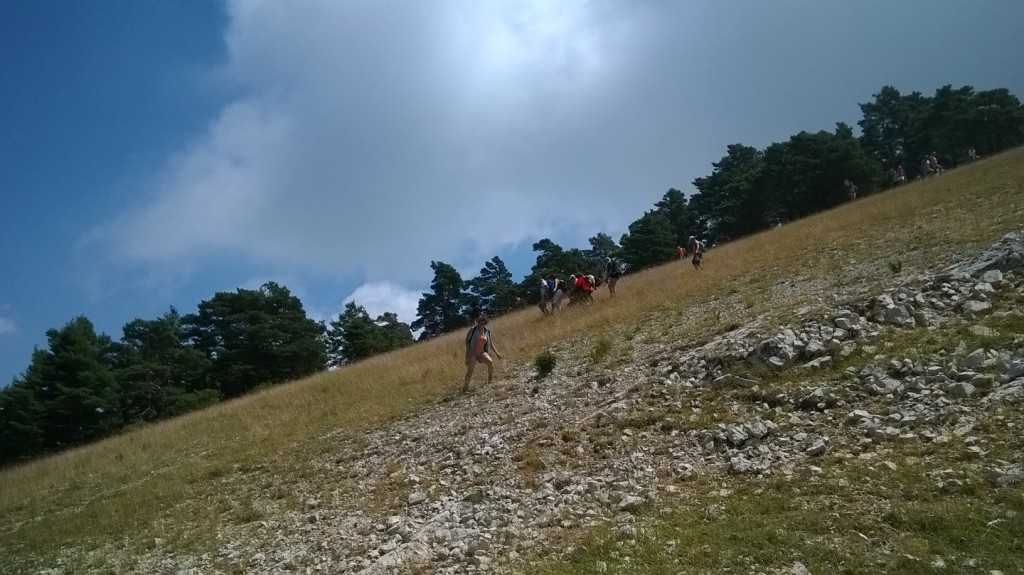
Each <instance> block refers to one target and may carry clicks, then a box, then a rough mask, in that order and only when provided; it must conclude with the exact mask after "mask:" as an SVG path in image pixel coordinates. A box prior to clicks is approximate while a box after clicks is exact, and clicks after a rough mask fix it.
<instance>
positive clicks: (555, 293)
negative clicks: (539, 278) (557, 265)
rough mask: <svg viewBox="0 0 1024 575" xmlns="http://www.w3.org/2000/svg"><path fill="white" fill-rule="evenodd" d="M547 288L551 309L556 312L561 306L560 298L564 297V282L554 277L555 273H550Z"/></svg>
mask: <svg viewBox="0 0 1024 575" xmlns="http://www.w3.org/2000/svg"><path fill="white" fill-rule="evenodd" d="M548 289H549V290H550V292H551V311H552V312H556V311H558V310H559V309H560V308H561V307H562V300H563V299H565V282H564V281H562V280H560V279H558V278H556V277H555V274H550V275H548Z"/></svg>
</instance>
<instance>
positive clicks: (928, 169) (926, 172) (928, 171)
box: [920, 156, 935, 178]
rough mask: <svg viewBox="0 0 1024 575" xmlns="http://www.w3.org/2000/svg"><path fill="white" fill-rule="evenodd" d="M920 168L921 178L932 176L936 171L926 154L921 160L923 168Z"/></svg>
mask: <svg viewBox="0 0 1024 575" xmlns="http://www.w3.org/2000/svg"><path fill="white" fill-rule="evenodd" d="M920 170H921V178H927V177H928V176H930V175H932V174H934V173H935V171H934V170H932V164H931V162H930V161H928V156H925V157H924V159H923V160H921V168H920Z"/></svg>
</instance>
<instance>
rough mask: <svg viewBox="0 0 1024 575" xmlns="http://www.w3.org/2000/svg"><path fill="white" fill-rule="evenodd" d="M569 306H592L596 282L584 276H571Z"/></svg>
mask: <svg viewBox="0 0 1024 575" xmlns="http://www.w3.org/2000/svg"><path fill="white" fill-rule="evenodd" d="M569 283H570V284H572V285H570V286H569V305H575V304H578V303H586V304H590V303H593V301H594V295H593V292H594V282H593V281H591V280H590V279H588V278H587V276H586V275H584V274H579V275H576V274H573V275H571V276H569Z"/></svg>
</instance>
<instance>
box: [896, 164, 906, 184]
mask: <svg viewBox="0 0 1024 575" xmlns="http://www.w3.org/2000/svg"><path fill="white" fill-rule="evenodd" d="M905 183H907V172H905V171H903V166H896V177H895V179H894V181H893V185H896V186H898V185H900V184H905Z"/></svg>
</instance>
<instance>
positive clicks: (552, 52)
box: [86, 0, 1006, 285]
mask: <svg viewBox="0 0 1024 575" xmlns="http://www.w3.org/2000/svg"><path fill="white" fill-rule="evenodd" d="M922 5H925V4H922ZM227 6H228V15H229V18H228V26H227V28H226V32H225V45H226V47H227V58H226V62H227V63H226V64H225V65H224V68H223V69H222V70H220V71H219V74H217V76H218V77H221V78H224V79H225V81H227V82H230V83H231V84H232V88H233V91H232V93H236V94H238V95H239V96H238V97H237V98H236V99H235V100H234V101H232V102H230V103H229V104H228V105H226V106H225V107H224V109H223V110H222V111H221V112H220V114H219V115H218V116H217V117H216V118H215V119H213V120H212V121H211V122H210V124H209V127H208V129H207V130H206V131H205V133H203V134H200V135H198V136H197V138H196V139H195V141H193V142H192V143H191V145H189V146H188V147H186V149H184V150H182V151H181V153H180V155H179V156H177V157H176V158H173V159H171V160H169V161H168V162H167V164H166V167H165V170H164V171H163V172H162V174H160V176H159V177H155V178H153V180H152V181H151V182H150V185H149V186H148V189H146V190H144V193H142V194H140V203H139V204H138V205H136V206H134V207H132V208H131V209H128V210H127V211H125V212H124V213H122V214H119V215H118V216H116V217H115V218H113V219H112V221H110V222H109V223H108V224H106V225H104V226H102V227H100V228H97V229H96V230H94V232H93V233H92V234H90V235H89V237H88V238H87V242H86V243H87V244H88V245H91V246H93V247H94V248H95V249H96V251H99V252H101V253H103V254H106V255H107V256H109V258H110V259H111V260H113V262H115V263H119V264H125V263H127V264H129V265H131V266H136V267H138V268H142V269H143V270H152V269H153V268H161V269H201V268H202V265H199V264H197V262H202V261H204V260H203V259H202V258H205V257H211V258H222V260H223V259H232V260H233V261H240V262H245V263H250V264H258V265H259V266H261V268H260V269H266V268H268V267H269V268H271V269H274V270H285V271H286V272H289V273H295V274H298V275H303V276H305V275H306V274H310V273H313V274H319V275H320V276H322V277H325V278H328V279H329V280H339V279H346V280H348V281H353V280H352V278H357V279H355V280H354V281H360V282H364V281H365V282H380V281H384V280H389V281H394V282H399V283H402V284H406V285H417V284H422V283H424V280H425V277H424V276H425V275H426V274H427V273H428V265H427V264H428V263H429V262H430V261H431V260H442V261H446V262H449V263H452V264H453V265H455V266H456V267H457V268H462V269H467V268H475V266H478V265H479V263H480V262H481V261H484V260H486V259H489V258H490V257H491V256H493V255H495V253H496V252H498V251H500V250H501V249H502V248H505V247H507V246H509V245H512V244H515V243H516V242H524V241H526V242H532V241H536V240H537V239H540V238H542V237H546V236H547V237H552V238H553V239H555V240H556V241H558V240H559V239H560V238H559V235H560V234H561V236H562V237H565V236H567V235H571V236H572V237H574V238H575V237H579V236H580V235H582V236H583V237H584V238H585V237H588V236H591V235H593V234H596V233H597V232H607V233H611V234H612V235H613V237H617V235H618V234H619V233H621V232H622V231H625V227H626V225H627V224H628V223H629V222H630V221H633V220H635V219H636V218H638V217H639V216H640V215H642V213H643V211H644V210H646V209H649V208H650V207H651V206H652V204H653V203H654V201H656V200H657V199H659V198H660V196H661V195H662V194H663V193H664V192H665V191H666V190H667V189H668V188H670V187H676V188H680V189H684V191H690V188H689V182H690V181H692V179H693V178H695V177H698V176H701V175H706V174H707V173H709V172H710V170H711V166H710V163H711V162H712V161H715V160H717V159H719V158H720V157H721V156H722V154H723V153H724V151H725V146H726V145H727V144H729V143H735V142H737V141H743V142H744V143H747V144H751V145H756V146H759V147H760V146H765V145H767V144H768V143H770V142H771V141H773V140H774V141H777V140H781V139H784V138H786V137H787V136H788V135H789V134H792V133H796V132H797V131H799V130H802V129H810V130H815V129H822V128H831V127H832V125H833V123H834V122H835V121H838V120H845V121H856V113H857V108H856V102H858V101H866V100H867V99H868V98H869V94H870V92H871V90H874V89H877V88H879V87H881V86H882V85H884V84H885V83H891V82H892V78H893V77H902V76H903V75H905V74H907V73H908V70H907V68H906V66H905V65H904V64H903V63H902V61H901V60H900V59H898V58H887V57H882V56H880V55H878V54H876V55H875V57H868V56H865V55H864V53H863V50H864V49H865V46H867V47H868V49H869V50H874V51H875V52H872V53H876V52H879V51H880V53H888V52H891V51H893V50H896V51H900V50H906V48H905V47H903V46H901V45H900V44H898V43H899V42H900V36H902V35H901V34H892V33H891V31H882V32H877V31H874V28H875V27H874V26H870V25H868V24H867V23H872V22H875V21H876V20H877V7H874V8H856V9H854V8H850V9H846V10H844V11H843V21H844V23H845V24H844V25H845V26H846V28H848V29H858V30H865V34H873V35H872V36H870V37H861V38H860V41H859V42H857V43H850V42H849V41H847V39H846V37H845V36H844V35H842V34H838V35H837V34H835V33H834V29H833V27H830V26H828V25H826V24H825V23H827V22H829V21H830V20H829V16H830V15H834V14H833V12H832V11H831V9H829V8H827V7H825V6H824V5H822V6H819V5H817V4H814V5H813V6H810V7H807V8H803V9H798V8H796V7H790V8H787V9H784V10H783V9H779V8H778V6H777V5H776V4H774V3H765V4H750V5H748V4H743V5H732V4H729V3H708V4H704V3H662V2H644V1H640V2H633V1H630V2H617V1H614V0H559V1H557V2H552V1H549V0H519V1H507V2H506V1H501V2H499V1H483V0H481V1H476V0H473V1H469V0H434V1H428V2H399V1H392V0H381V1H377V2H282V1H279V0H233V1H229V2H228V4H227ZM887 9H888V8H887ZM893 9H894V10H896V9H897V8H893ZM899 10H903V12H901V13H900V14H901V15H896V14H893V15H891V16H892V17H891V18H890V19H889V20H891V21H893V22H899V21H902V19H905V17H907V15H908V14H909V15H911V16H912V17H916V16H913V14H914V13H915V12H916V11H917V9H916V8H914V9H911V8H906V7H902V5H901V8H899ZM968 12H969V13H970V14H973V13H975V12H977V11H975V10H974V9H971V10H970V11H968ZM942 19H945V20H948V21H949V22H956V19H955V18H946V16H945V15H943V16H942ZM950 25H952V24H950ZM956 25H957V26H959V25H960V24H959V23H957V24H956ZM869 29H870V30H869ZM808 46H814V47H815V49H813V50H811V49H808ZM936 49H943V50H950V51H952V52H954V53H957V54H959V52H960V51H962V49H963V46H962V45H958V44H956V43H954V42H950V43H944V44H943V46H937V47H936ZM887 51H888V52H887ZM936 59H938V60H942V58H941V57H939V56H936ZM862 61H863V62H871V65H870V66H866V67H865V69H864V70H860V69H859V68H855V67H851V66H853V63H856V62H862ZM837 62H843V63H844V64H843V65H836V63H837ZM848 62H849V64H848ZM854 69H857V70H859V72H858V74H857V75H856V77H855V78H853V77H850V76H851V74H850V73H851V71H852V70H854ZM1001 69H1002V70H1005V69H1006V67H1005V66H1002V67H1001ZM909 72H913V73H918V72H920V70H918V69H917V68H914V69H911V70H909ZM932 72H935V71H934V70H929V73H932ZM935 73H941V71H939V72H935ZM810 77H814V78H815V82H814V86H813V87H811V86H810V85H808V84H807V79H808V78H810ZM944 81H950V80H944ZM851 82H856V84H853V83H851ZM941 83H942V82H938V83H934V86H938V85H939V84H941ZM843 106H845V108H843ZM842 110H845V111H842ZM844 114H849V115H846V116H844ZM851 116H852V117H851ZM580 230H585V231H584V232H583V233H582V234H581V233H580ZM91 263H92V262H91V260H90V264H91Z"/></svg>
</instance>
